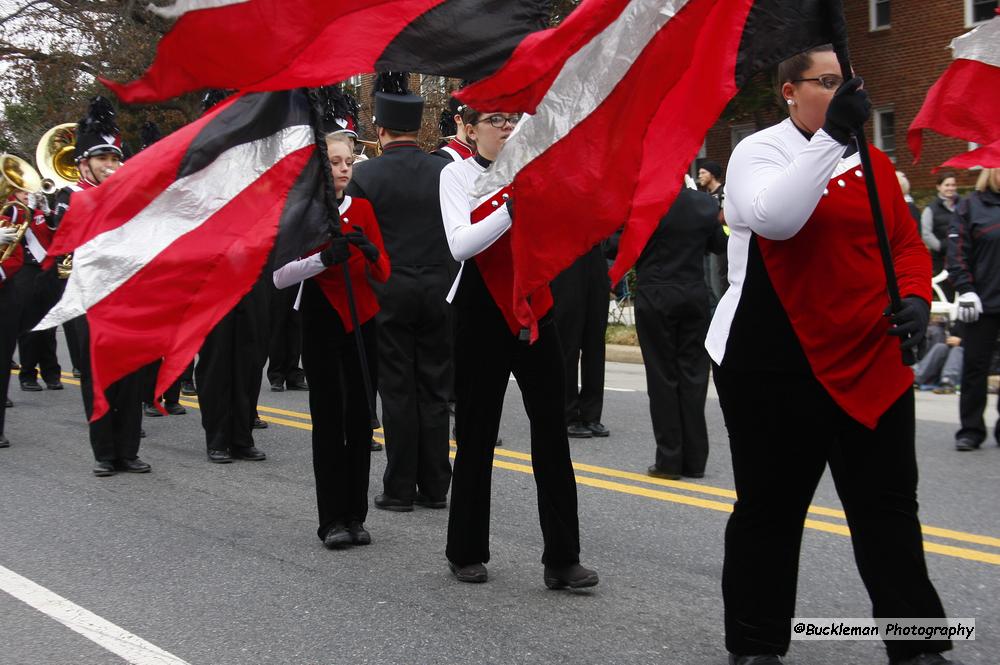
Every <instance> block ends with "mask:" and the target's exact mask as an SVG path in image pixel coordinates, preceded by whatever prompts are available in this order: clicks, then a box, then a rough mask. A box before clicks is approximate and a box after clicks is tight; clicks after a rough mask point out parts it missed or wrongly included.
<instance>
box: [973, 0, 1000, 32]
mask: <svg viewBox="0 0 1000 665" xmlns="http://www.w3.org/2000/svg"><path fill="white" fill-rule="evenodd" d="M998 4H1000V3H998V2H997V0H965V25H966V26H967V27H970V28H971V27H972V26H974V25H976V24H977V23H983V22H985V21H989V20H990V19H991V18H993V17H994V16H995V15H996V10H997V5H998Z"/></svg>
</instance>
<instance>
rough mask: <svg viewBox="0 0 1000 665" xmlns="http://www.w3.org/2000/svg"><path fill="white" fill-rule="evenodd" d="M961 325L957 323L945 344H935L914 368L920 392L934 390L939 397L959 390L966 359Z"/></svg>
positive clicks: (914, 376) (915, 383) (914, 380)
mask: <svg viewBox="0 0 1000 665" xmlns="http://www.w3.org/2000/svg"><path fill="white" fill-rule="evenodd" d="M961 325H962V324H960V323H956V324H955V327H953V328H952V330H951V334H950V335H948V336H947V337H946V338H945V340H944V341H943V342H936V343H934V344H933V345H932V346H931V347H930V349H929V350H928V351H927V353H926V354H925V355H924V357H923V358H921V359H920V362H918V363H917V364H916V365H914V366H913V383H914V385H915V386H916V387H917V389H918V390H933V391H934V392H935V393H936V394H938V395H950V394H952V393H954V392H955V391H956V390H958V388H959V386H960V385H961V380H962V360H963V357H964V356H963V353H964V350H963V349H962V338H961V336H960V334H961ZM956 333H958V334H956Z"/></svg>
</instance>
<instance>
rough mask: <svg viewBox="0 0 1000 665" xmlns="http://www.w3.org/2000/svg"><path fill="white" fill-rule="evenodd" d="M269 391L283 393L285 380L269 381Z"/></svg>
mask: <svg viewBox="0 0 1000 665" xmlns="http://www.w3.org/2000/svg"><path fill="white" fill-rule="evenodd" d="M271 392H272V393H283V392H285V382H284V381H272V382H271Z"/></svg>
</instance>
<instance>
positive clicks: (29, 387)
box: [21, 379, 42, 393]
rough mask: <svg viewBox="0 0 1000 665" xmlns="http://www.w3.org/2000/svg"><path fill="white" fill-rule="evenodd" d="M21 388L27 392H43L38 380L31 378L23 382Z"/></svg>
mask: <svg viewBox="0 0 1000 665" xmlns="http://www.w3.org/2000/svg"><path fill="white" fill-rule="evenodd" d="M21 390H23V391H24V392H26V393H40V392H42V387H41V386H40V385H38V381H35V380H34V379H29V380H27V381H22V382H21Z"/></svg>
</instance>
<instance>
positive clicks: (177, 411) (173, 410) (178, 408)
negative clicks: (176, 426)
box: [163, 402, 188, 416]
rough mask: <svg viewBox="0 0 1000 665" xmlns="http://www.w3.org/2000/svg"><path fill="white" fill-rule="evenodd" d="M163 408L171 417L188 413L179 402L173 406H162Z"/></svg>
mask: <svg viewBox="0 0 1000 665" xmlns="http://www.w3.org/2000/svg"><path fill="white" fill-rule="evenodd" d="M163 408H164V409H165V410H166V412H167V413H168V414H170V415H171V416H183V415H184V414H186V413H187V412H188V410H187V409H185V408H184V405H183V404H181V403H180V402H174V403H173V404H164V405H163Z"/></svg>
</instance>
